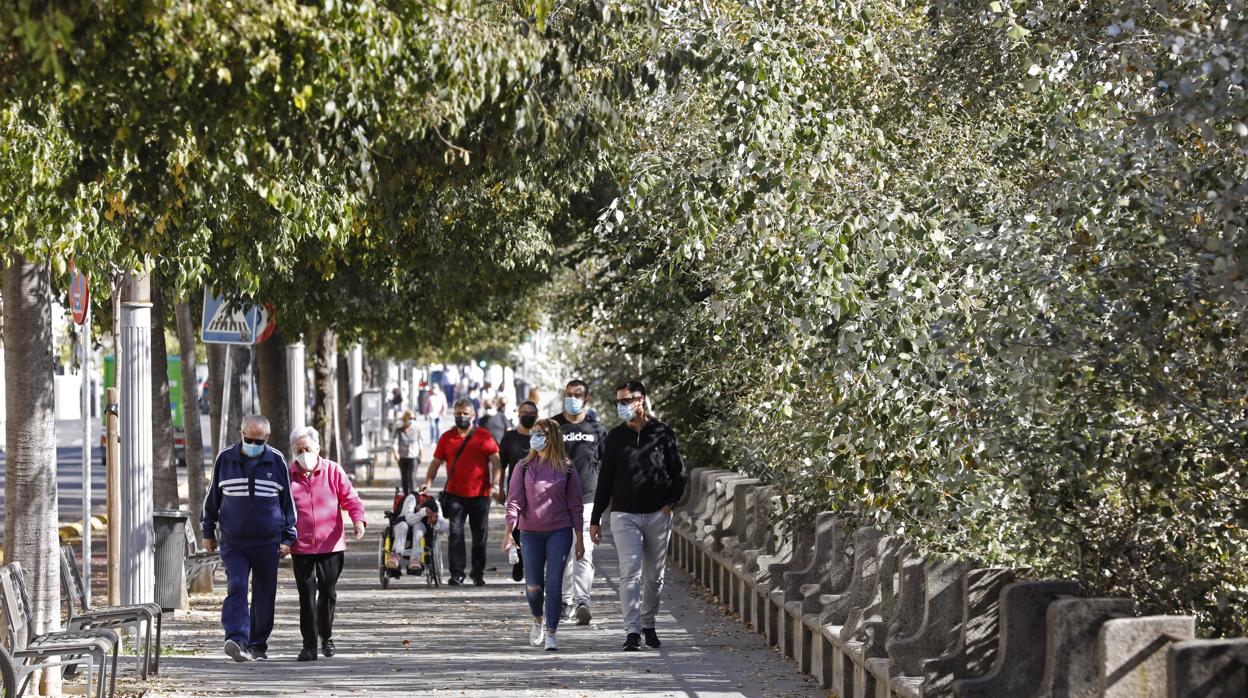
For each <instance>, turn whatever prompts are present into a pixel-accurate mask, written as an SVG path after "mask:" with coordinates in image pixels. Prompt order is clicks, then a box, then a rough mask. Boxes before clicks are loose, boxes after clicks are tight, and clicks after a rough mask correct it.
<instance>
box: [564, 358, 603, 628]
mask: <svg viewBox="0 0 1248 698" xmlns="http://www.w3.org/2000/svg"><path fill="white" fill-rule="evenodd" d="M554 419H555V421H556V422H558V423H559V430H560V431H561V432H563V452H564V453H565V454H567V456H568V458H569V459H571V460H572V467H574V468H576V473H577V475H579V476H580V480H581V501H582V502H584V505H585V511H584V519H583V520H584V523H585V525H586V526H589V516H590V514H591V512H592V510H593V506H594V497H595V496H596V495H597V488H598V471H599V470H600V469H601V468H602V453H603V449H604V448H606V442H607V428H606V427H604V426H602V423H601V422H599V421H598V420H597V419H591V418H590V416H589V386H588V385H586V384H585V381H583V380H571V381H568V384H567V385H566V386H564V390H563V412H561V413H559V414H557V415H555V418H554ZM593 584H594V543H593V541H592V540H590V538H589V536H585V554H584V555H583V556H581V558H580V559H577V557H576V555H569V556H568V562H567V565H566V566H565V567H564V569H563V612H564V615H566V616H567V617H568V619H569V620H572V619H575V620H576V624H577V625H589V621H590V620H591V619H592V618H593V616H592V615H591V614H590V611H589V593H590V590H591V588H592V587H593Z"/></svg>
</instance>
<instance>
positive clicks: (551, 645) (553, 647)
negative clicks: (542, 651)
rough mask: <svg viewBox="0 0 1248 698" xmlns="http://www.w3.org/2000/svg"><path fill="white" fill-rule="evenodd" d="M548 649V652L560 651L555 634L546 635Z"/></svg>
mask: <svg viewBox="0 0 1248 698" xmlns="http://www.w3.org/2000/svg"><path fill="white" fill-rule="evenodd" d="M546 651H547V652H558V651H559V643H557V642H555V636H554V635H547V636H546Z"/></svg>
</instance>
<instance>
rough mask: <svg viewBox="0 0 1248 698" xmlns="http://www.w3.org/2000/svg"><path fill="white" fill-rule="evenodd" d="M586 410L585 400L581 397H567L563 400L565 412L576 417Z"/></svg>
mask: <svg viewBox="0 0 1248 698" xmlns="http://www.w3.org/2000/svg"><path fill="white" fill-rule="evenodd" d="M584 410H585V400H583V399H581V398H579V397H565V398H564V399H563V411H564V412H567V413H568V414H570V415H572V416H573V417H575V416H576V415H578V414H580V413H581V412H583V411H584Z"/></svg>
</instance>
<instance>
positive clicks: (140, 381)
mask: <svg viewBox="0 0 1248 698" xmlns="http://www.w3.org/2000/svg"><path fill="white" fill-rule="evenodd" d="M120 325H121V336H120V341H121V351H120V352H119V353H120V355H121V364H120V366H118V371H117V384H118V386H119V387H120V388H121V408H120V412H121V414H120V418H121V478H120V479H121V490H120V500H121V501H120V517H121V521H120V524H121V559H120V564H121V603H122V604H123V605H127V606H128V605H133V604H140V603H151V602H152V600H153V597H154V594H155V586H156V573H155V562H154V559H153V558H154V554H153V549H152V545H153V542H154V540H155V537H154V535H153V532H152V303H151V298H150V294H149V286H148V280H147V277H146V276H134V277H131V279H130V280H129V282H128V283H127V284H126V286H125V289H124V291H123V296H122V300H121V317H120Z"/></svg>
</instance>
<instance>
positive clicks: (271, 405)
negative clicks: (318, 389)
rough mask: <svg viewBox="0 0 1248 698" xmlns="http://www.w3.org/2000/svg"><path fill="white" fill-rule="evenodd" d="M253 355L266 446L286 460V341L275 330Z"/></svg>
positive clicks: (288, 400) (288, 443)
mask: <svg viewBox="0 0 1248 698" xmlns="http://www.w3.org/2000/svg"><path fill="white" fill-rule="evenodd" d="M253 351H255V352H256V374H257V375H256V387H257V388H258V389H259V391H260V414H263V415H264V416H266V417H268V418H269V425H270V428H271V430H270V432H269V445H270V446H272V447H273V448H276V449H277V450H279V451H281V452H282V453H285V454H286V457H287V459H289V458H290V408H291V405H290V386H289V383H290V381H289V376H288V375H287V371H286V338H285V337H284V336H283V335H282V331H281V330H280V329H279V330H276V331H275V332H273V336H272V337H269V341H267V342H265V343H264V344H261V345H259V346H257V347H255V349H253Z"/></svg>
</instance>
